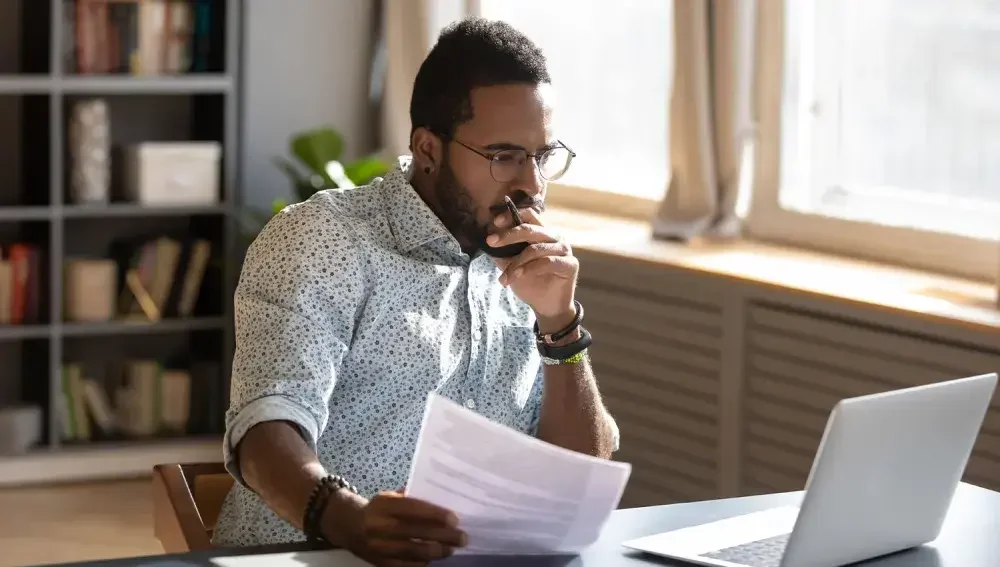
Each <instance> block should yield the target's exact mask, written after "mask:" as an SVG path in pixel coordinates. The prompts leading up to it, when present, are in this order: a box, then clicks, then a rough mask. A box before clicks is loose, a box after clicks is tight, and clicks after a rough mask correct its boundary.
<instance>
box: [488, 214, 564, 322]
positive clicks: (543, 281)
mask: <svg viewBox="0 0 1000 567" xmlns="http://www.w3.org/2000/svg"><path fill="white" fill-rule="evenodd" d="M518 213H519V214H520V216H521V220H522V221H524V224H522V225H520V226H516V227H513V228H507V227H509V226H510V225H511V218H510V214H509V213H506V212H505V213H502V214H500V215H498V216H497V217H496V220H495V221H494V224H495V225H496V226H497V227H498V230H497V232H496V233H494V234H492V235H490V237H489V238H488V239H487V241H486V242H487V244H489V245H490V246H497V247H499V246H506V245H508V244H515V243H517V242H529V243H531V244H530V246H528V247H527V248H525V250H524V252H521V253H520V254H518V255H517V256H515V257H513V258H506V259H505V258H494V261H495V262H496V263H497V265H498V266H499V267H500V269H501V270H503V274H501V275H500V283H501V284H502V285H504V286H507V287H510V289H511V291H513V292H514V294H515V295H517V296H518V297H519V298H521V300H522V301H524V302H525V303H527V304H528V305H529V306H531V308H532V309H533V310H534V311H535V315H536V316H537V318H538V326H539V330H540V331H541V332H543V333H551V332H555V331H558V330H560V329H562V328H564V327H566V325H568V324H569V323H570V322H572V321H573V317H575V315H576V310H575V307H574V305H573V299H574V295H575V293H576V279H577V276H578V275H579V272H580V262H579V261H578V260H577V259H576V257H575V256H573V251H572V250H571V249H570V246H569V244H567V243H566V242H564V241H562V240H561V239H560V238H559V237H558V236H557V235H556V234H555V232H554V231H553V230H551V229H549V228H546V227H545V226H544V225H543V224H542V221H541V219H540V218H539V217H538V215H537V214H535V212H534V211H533V210H531V209H521V210H519V211H518Z"/></svg>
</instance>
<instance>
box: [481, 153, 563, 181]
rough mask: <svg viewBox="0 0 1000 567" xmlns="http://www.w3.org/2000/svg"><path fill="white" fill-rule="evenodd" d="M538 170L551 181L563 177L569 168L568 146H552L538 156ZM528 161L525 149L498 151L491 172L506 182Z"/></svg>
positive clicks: (496, 177) (497, 178) (519, 171)
mask: <svg viewBox="0 0 1000 567" xmlns="http://www.w3.org/2000/svg"><path fill="white" fill-rule="evenodd" d="M535 159H536V160H537V161H538V172H539V173H540V174H541V175H542V177H544V178H545V179H547V180H549V181H553V180H555V179H558V178H560V177H562V175H563V174H564V173H566V170H567V169H569V163H570V159H571V156H570V152H569V150H567V149H566V148H551V149H549V150H547V151H545V152H543V153H541V154H539V155H538V156H537V157H536V158H535ZM527 161H528V153H527V152H525V151H524V150H503V151H500V152H497V153H496V154H495V155H494V156H493V160H492V161H491V162H490V172H491V173H492V174H493V179H495V180H496V181H497V182H499V183H506V182H508V181H511V180H513V179H514V178H515V177H517V176H518V175H519V174H520V173H521V172H522V171H523V169H524V165H525V163H526V162H527Z"/></svg>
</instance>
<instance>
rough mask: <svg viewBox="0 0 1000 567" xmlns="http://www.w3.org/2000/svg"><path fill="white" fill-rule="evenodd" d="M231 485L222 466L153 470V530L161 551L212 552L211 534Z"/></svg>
mask: <svg viewBox="0 0 1000 567" xmlns="http://www.w3.org/2000/svg"><path fill="white" fill-rule="evenodd" d="M232 486H233V477H232V476H230V475H229V473H228V472H226V469H225V467H224V466H223V464H222V463H194V464H184V465H182V464H167V465H156V466H155V467H153V530H154V532H155V534H156V539H158V540H160V545H162V546H163V550H164V551H165V552H167V553H184V552H187V551H203V550H208V549H212V532H213V531H214V529H215V523H216V521H217V520H218V518H219V511H220V510H221V509H222V501H223V500H224V499H225V498H226V495H227V494H228V493H229V490H230V489H231V488H232Z"/></svg>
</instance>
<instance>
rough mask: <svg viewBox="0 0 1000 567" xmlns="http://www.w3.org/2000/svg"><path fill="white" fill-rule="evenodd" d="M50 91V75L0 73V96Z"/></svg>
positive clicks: (46, 92)
mask: <svg viewBox="0 0 1000 567" xmlns="http://www.w3.org/2000/svg"><path fill="white" fill-rule="evenodd" d="M50 92H52V77H50V76H48V75H35V76H32V75H0V96H2V95H29V94H49V93H50Z"/></svg>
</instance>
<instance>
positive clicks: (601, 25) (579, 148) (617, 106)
mask: <svg viewBox="0 0 1000 567" xmlns="http://www.w3.org/2000/svg"><path fill="white" fill-rule="evenodd" d="M478 4H479V13H480V14H481V15H482V16H484V17H486V18H490V19H500V20H504V21H507V22H509V23H510V24H511V25H513V26H514V27H516V28H517V29H519V30H520V31H522V32H523V33H525V34H526V35H527V36H528V37H529V38H531V40H532V41H534V42H535V43H536V44H537V45H538V46H539V47H540V48H541V49H542V50H543V51H544V52H545V55H546V58H547V59H548V63H549V72H550V73H551V74H552V81H553V86H554V89H555V91H556V96H557V97H558V107H557V109H556V114H555V122H556V131H557V132H558V136H559V138H560V139H561V140H562V141H563V142H564V143H566V144H567V145H568V146H569V147H571V148H573V150H574V151H575V152H576V153H577V158H576V160H574V161H573V166H572V167H571V168H570V170H569V172H568V173H567V174H566V176H565V177H563V178H562V179H560V180H559V183H560V184H564V185H572V186H577V187H584V188H588V189H596V190H599V191H608V192H614V193H623V194H627V195H631V196H635V197H642V198H646V199H656V200H658V199H660V198H661V197H662V196H663V194H664V191H665V190H666V183H667V177H668V174H667V172H668V164H669V156H668V154H667V151H668V149H667V136H668V124H667V112H668V106H669V100H668V96H669V91H668V88H669V84H670V80H671V76H672V67H673V56H672V53H673V42H672V38H671V36H672V33H671V30H672V15H673V3H672V2H668V1H662V0H655V1H650V0H616V1H614V2H609V1H608V0H546V1H544V2H537V1H533V0H479V2H478Z"/></svg>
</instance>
